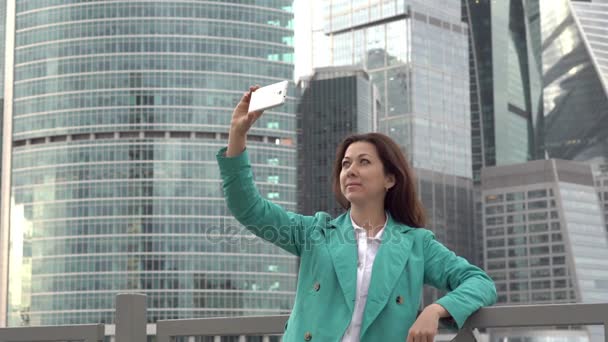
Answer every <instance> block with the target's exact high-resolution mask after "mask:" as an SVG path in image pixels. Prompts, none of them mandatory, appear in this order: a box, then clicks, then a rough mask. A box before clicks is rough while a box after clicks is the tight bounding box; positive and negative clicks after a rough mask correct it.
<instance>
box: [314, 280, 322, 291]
mask: <svg viewBox="0 0 608 342" xmlns="http://www.w3.org/2000/svg"><path fill="white" fill-rule="evenodd" d="M313 288H314V289H315V291H319V289H320V288H321V284H319V282H316V283H315V285H314V286H313Z"/></svg>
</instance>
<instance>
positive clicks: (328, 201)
mask: <svg viewBox="0 0 608 342" xmlns="http://www.w3.org/2000/svg"><path fill="white" fill-rule="evenodd" d="M300 89H301V92H302V95H301V97H300V103H299V105H298V129H297V131H298V196H297V198H298V212H299V213H302V214H305V215H312V214H314V213H315V212H317V211H325V212H328V213H329V214H330V215H332V216H338V215H340V214H342V213H343V212H344V208H342V207H341V206H340V204H339V203H338V202H337V201H336V200H335V197H334V194H333V193H332V191H331V189H332V170H333V166H334V156H335V154H336V149H337V147H338V145H339V144H340V142H341V141H342V139H344V138H345V137H346V136H347V135H350V134H354V133H367V132H371V131H374V130H375V124H376V110H375V106H376V103H377V102H376V100H375V97H374V88H373V86H372V84H371V82H370V80H369V76H368V75H367V73H366V72H365V71H363V70H361V69H359V68H358V67H353V66H343V67H326V68H320V69H315V73H314V74H313V75H312V77H310V79H306V80H301V81H300Z"/></svg>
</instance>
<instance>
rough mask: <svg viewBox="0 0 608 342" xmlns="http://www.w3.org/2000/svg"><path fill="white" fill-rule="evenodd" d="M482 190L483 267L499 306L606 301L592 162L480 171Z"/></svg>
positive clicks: (607, 269) (607, 249)
mask: <svg viewBox="0 0 608 342" xmlns="http://www.w3.org/2000/svg"><path fill="white" fill-rule="evenodd" d="M482 187H483V197H484V214H483V218H484V220H485V235H486V243H485V246H484V251H485V267H486V270H487V271H488V274H489V275H490V276H491V277H492V279H494V281H495V283H496V288H497V292H498V303H499V304H526V303H539V304H541V303H545V304H548V303H572V302H578V303H599V302H606V301H608V264H607V263H606V259H607V258H608V237H607V232H606V230H605V226H604V225H605V223H604V220H603V217H602V215H601V209H600V201H599V199H598V197H597V194H596V189H595V187H594V178H593V174H592V168H591V166H590V165H589V164H585V163H577V162H572V161H564V160H556V159H548V160H537V161H531V162H528V163H525V164H514V165H507V166H498V167H491V168H484V169H483V170H482ZM598 330H599V331H598ZM601 330H603V328H602V327H599V326H597V327H593V328H591V327H590V328H589V332H590V334H591V335H592V337H593V336H594V335H596V334H601ZM594 340H595V339H593V338H592V341H594Z"/></svg>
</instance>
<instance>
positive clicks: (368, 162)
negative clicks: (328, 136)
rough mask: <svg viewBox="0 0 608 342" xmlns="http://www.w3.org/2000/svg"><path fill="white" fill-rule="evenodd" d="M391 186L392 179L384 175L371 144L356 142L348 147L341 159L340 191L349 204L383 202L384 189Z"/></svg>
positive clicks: (381, 165)
mask: <svg viewBox="0 0 608 342" xmlns="http://www.w3.org/2000/svg"><path fill="white" fill-rule="evenodd" d="M393 185H395V180H394V177H393V176H392V175H386V174H385V173H384V165H383V164H382V160H380V156H379V155H378V151H377V150H376V147H375V146H374V145H373V144H371V143H368V142H365V141H358V142H354V143H352V144H350V145H349V146H348V148H347V149H346V152H345V153H344V158H342V170H341V171H340V189H341V190H342V194H343V195H344V197H346V199H347V200H348V201H349V202H350V203H351V204H358V205H361V204H365V203H368V202H370V201H384V196H385V194H386V189H389V188H391V187H392V186H393Z"/></svg>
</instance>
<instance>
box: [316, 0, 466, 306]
mask: <svg viewBox="0 0 608 342" xmlns="http://www.w3.org/2000/svg"><path fill="white" fill-rule="evenodd" d="M325 8H326V11H325V15H326V18H325V29H324V33H325V35H326V37H328V40H329V46H330V56H329V63H328V64H330V65H334V66H338V65H360V66H362V67H363V68H365V70H366V71H367V72H368V73H369V75H370V77H371V80H372V82H373V84H374V85H375V86H376V87H377V88H378V90H379V91H378V93H379V103H380V107H379V109H378V131H380V132H382V133H385V134H387V135H389V136H390V137H392V138H393V139H395V141H396V142H397V143H398V144H399V145H400V146H401V147H402V149H403V151H404V152H405V154H406V156H408V158H409V160H410V162H411V163H412V165H413V166H414V168H415V170H416V175H417V177H418V188H419V192H420V195H421V198H422V201H423V202H424V205H425V207H426V209H427V215H428V217H429V221H430V224H429V228H431V229H433V231H434V232H435V234H436V235H437V238H438V239H439V240H440V241H442V242H443V243H445V244H447V245H448V246H449V247H450V248H452V249H453V250H455V251H456V252H457V253H458V254H460V255H462V256H465V257H468V258H470V257H471V256H472V255H473V253H472V249H473V247H472V246H473V245H472V242H473V241H472V239H470V236H471V234H472V228H473V222H472V220H473V217H472V203H473V202H472V200H473V193H472V174H471V138H470V134H471V129H470V127H471V123H470V120H471V118H470V108H469V73H468V62H469V59H468V30H467V26H466V25H465V24H463V22H462V20H461V4H460V3H459V2H452V1H447V2H446V1H439V0H433V1H417V0H407V1H403V0H399V1H397V0H389V1H376V0H371V1H370V0H354V1H351V0H330V1H327V2H326V6H325ZM436 296H437V294H431V293H430V292H429V293H427V295H426V296H425V303H426V302H429V303H430V302H431V301H432V300H433V299H434V298H436Z"/></svg>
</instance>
